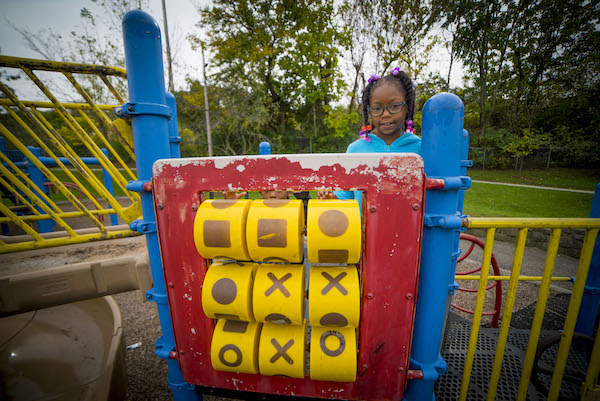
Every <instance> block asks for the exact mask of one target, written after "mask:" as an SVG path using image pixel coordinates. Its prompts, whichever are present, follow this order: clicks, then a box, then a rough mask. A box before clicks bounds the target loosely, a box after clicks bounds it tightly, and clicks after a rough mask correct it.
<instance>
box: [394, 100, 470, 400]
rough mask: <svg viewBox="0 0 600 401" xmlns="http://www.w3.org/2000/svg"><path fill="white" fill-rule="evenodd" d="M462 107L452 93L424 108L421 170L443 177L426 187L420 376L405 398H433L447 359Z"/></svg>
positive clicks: (416, 355) (416, 341)
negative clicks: (437, 186) (443, 349)
mask: <svg viewBox="0 0 600 401" xmlns="http://www.w3.org/2000/svg"><path fill="white" fill-rule="evenodd" d="M463 119H464V106H463V103H462V101H461V100H460V98H459V97H458V96H456V95H453V94H450V93H441V94H438V95H435V96H433V97H432V98H431V99H429V100H428V101H427V103H425V106H424V107H423V142H422V150H421V154H422V156H423V160H424V163H425V174H426V175H427V177H429V178H443V179H444V180H445V181H446V185H445V188H444V189H443V190H428V191H427V194H426V196H425V218H424V229H423V244H422V250H421V271H420V274H419V287H418V296H417V306H416V313H415V325H414V329H413V343H412V350H411V360H410V361H411V369H420V370H422V371H423V380H410V381H409V382H408V385H407V390H406V393H405V399H406V400H410V401H415V400H425V401H430V400H435V395H434V393H433V389H434V386H435V382H436V380H437V379H438V377H439V376H440V375H441V374H443V373H445V371H446V368H447V364H446V362H445V361H444V360H443V359H442V357H441V355H440V353H439V350H440V346H441V342H442V336H443V326H444V320H445V316H446V301H447V294H448V283H449V282H450V277H451V276H454V272H453V271H451V270H452V266H453V263H455V255H456V254H457V252H458V243H457V241H456V235H457V232H459V230H460V229H461V226H462V222H461V218H460V216H461V214H460V213H459V212H458V207H459V206H458V197H459V190H461V189H466V188H468V187H469V186H470V180H468V178H467V177H461V173H462V172H463V168H462V167H461V159H462V157H463V154H464V151H463V148H464V138H463Z"/></svg>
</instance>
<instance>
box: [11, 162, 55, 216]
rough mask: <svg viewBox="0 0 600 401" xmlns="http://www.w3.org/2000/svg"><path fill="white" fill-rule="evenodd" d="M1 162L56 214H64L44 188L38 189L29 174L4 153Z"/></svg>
mask: <svg viewBox="0 0 600 401" xmlns="http://www.w3.org/2000/svg"><path fill="white" fill-rule="evenodd" d="M0 160H2V162H4V163H6V164H7V165H8V168H9V169H10V170H11V172H14V173H16V176H18V177H17V178H20V179H21V180H22V181H23V182H24V183H26V184H27V185H28V186H29V188H31V189H32V190H35V192H37V193H38V196H39V197H40V198H42V199H43V200H44V201H45V202H46V204H47V205H48V206H50V208H51V209H53V210H54V211H55V212H56V213H61V212H62V210H60V208H59V207H58V205H56V203H54V201H53V200H52V199H50V197H48V195H46V193H45V192H44V190H43V189H42V188H38V186H37V185H35V184H34V183H33V181H31V180H30V179H29V177H28V176H27V174H25V173H24V172H23V171H22V170H21V169H20V168H18V167H17V166H16V165H15V164H14V163H13V162H12V161H11V160H10V159H9V158H8V157H7V156H6V155H5V154H4V153H1V152H0Z"/></svg>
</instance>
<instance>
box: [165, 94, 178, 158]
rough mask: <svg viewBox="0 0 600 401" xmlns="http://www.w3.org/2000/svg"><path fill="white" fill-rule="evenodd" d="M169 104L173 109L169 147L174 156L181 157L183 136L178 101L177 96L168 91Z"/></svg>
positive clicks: (170, 120)
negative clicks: (178, 117) (178, 120)
mask: <svg viewBox="0 0 600 401" xmlns="http://www.w3.org/2000/svg"><path fill="white" fill-rule="evenodd" d="M167 106H169V109H170V110H171V118H170V119H169V149H170V152H171V157H172V158H177V159H178V158H180V157H181V149H180V145H179V144H180V143H181V137H180V136H179V124H178V123H177V103H176V102H175V96H173V94H172V93H171V92H167Z"/></svg>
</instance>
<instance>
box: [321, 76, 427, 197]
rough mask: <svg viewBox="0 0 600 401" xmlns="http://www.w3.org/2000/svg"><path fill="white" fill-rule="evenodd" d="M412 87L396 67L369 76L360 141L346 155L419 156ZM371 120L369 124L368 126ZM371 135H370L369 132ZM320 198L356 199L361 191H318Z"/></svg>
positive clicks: (364, 97)
mask: <svg viewBox="0 0 600 401" xmlns="http://www.w3.org/2000/svg"><path fill="white" fill-rule="evenodd" d="M415 87H416V85H415V86H413V82H412V80H411V79H410V77H409V76H408V75H407V74H406V73H405V72H404V71H400V69H399V68H394V69H393V70H391V71H390V74H389V75H386V76H385V77H383V78H380V77H379V75H371V78H369V84H368V85H367V87H366V88H365V90H364V91H363V93H362V104H363V111H364V116H365V125H364V126H363V127H362V129H361V131H360V139H358V140H356V141H354V142H352V143H351V144H350V146H348V150H347V151H346V153H381V152H403V153H404V152H413V153H418V154H420V153H421V138H419V137H418V136H416V135H415V129H414V128H413V121H412V119H413V115H414V111H415ZM369 117H370V120H371V121H370V122H371V123H370V124H369ZM373 129H374V130H375V134H374V135H370V133H371V131H372V130H373ZM317 196H318V197H319V199H358V202H359V204H360V202H361V199H362V196H361V193H360V191H335V192H329V191H319V192H318V193H317Z"/></svg>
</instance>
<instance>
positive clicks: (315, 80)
mask: <svg viewBox="0 0 600 401" xmlns="http://www.w3.org/2000/svg"><path fill="white" fill-rule="evenodd" d="M200 15H201V22H200V24H199V26H201V27H202V26H210V27H211V29H210V33H209V40H208V46H209V47H210V49H211V50H212V51H213V52H214V58H213V59H214V61H215V62H216V64H217V68H218V69H219V72H218V74H216V78H217V79H218V81H219V82H226V83H227V86H229V87H237V88H250V90H251V91H256V92H258V93H259V94H260V96H266V97H268V98H269V99H270V100H271V103H272V104H273V105H274V107H275V109H276V110H277V119H274V120H272V121H273V123H274V124H273V125H272V127H271V128H272V129H274V130H279V131H284V130H285V126H286V121H287V119H289V118H292V119H293V112H294V111H295V110H297V109H299V108H300V107H302V106H303V105H306V104H317V105H319V106H322V105H327V104H328V103H329V102H330V101H332V100H334V99H336V98H338V96H339V92H340V89H341V87H342V85H343V80H341V79H338V78H336V77H339V76H340V74H339V73H338V56H339V48H338V45H339V44H340V43H341V42H343V41H344V39H345V38H344V36H343V35H342V34H341V33H340V32H339V30H338V28H337V27H336V26H335V24H334V18H333V15H334V9H333V1H332V0H322V1H320V2H308V1H300V2H297V1H293V0H275V1H267V0H259V1H248V0H234V1H224V0H218V1H215V2H214V5H213V6H212V7H205V8H201V9H200ZM192 40H193V41H196V42H199V41H200V38H199V37H197V36H195V37H192Z"/></svg>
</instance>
